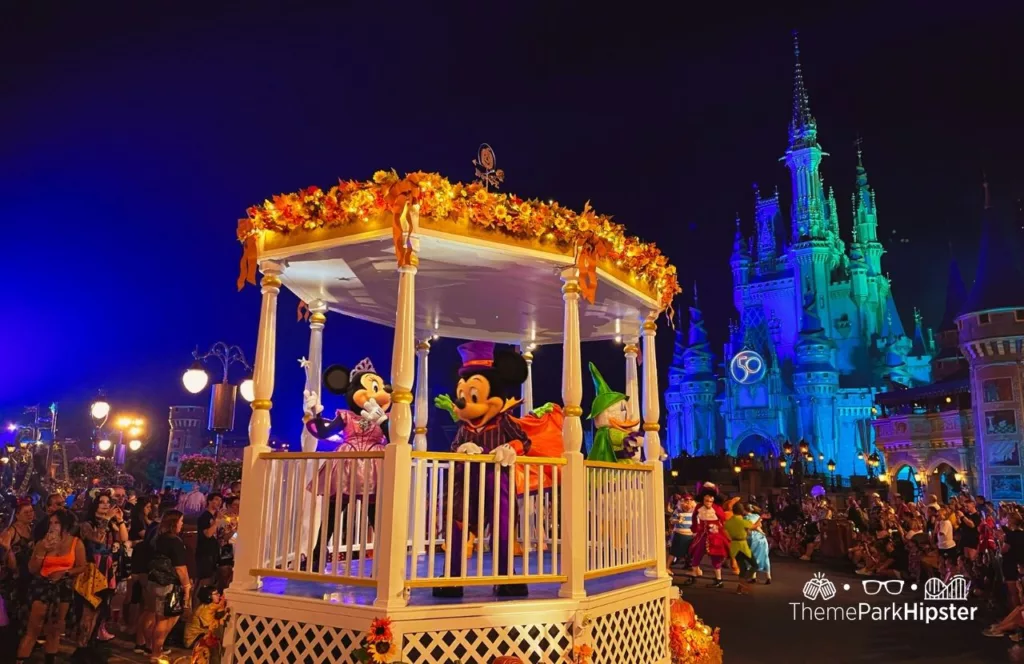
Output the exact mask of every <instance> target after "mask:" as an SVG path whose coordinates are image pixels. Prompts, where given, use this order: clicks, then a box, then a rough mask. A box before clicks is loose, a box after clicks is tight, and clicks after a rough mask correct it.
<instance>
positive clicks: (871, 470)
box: [868, 452, 881, 480]
mask: <svg viewBox="0 0 1024 664" xmlns="http://www.w3.org/2000/svg"><path fill="white" fill-rule="evenodd" d="M880 462H881V459H879V458H878V452H872V453H871V456H869V457H868V479H869V480H870V479H871V478H873V477H874V476H875V469H876V468H878V464H879V463H880Z"/></svg>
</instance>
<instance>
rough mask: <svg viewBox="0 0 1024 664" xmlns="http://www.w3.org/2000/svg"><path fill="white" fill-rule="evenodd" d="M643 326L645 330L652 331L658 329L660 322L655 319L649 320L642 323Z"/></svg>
mask: <svg viewBox="0 0 1024 664" xmlns="http://www.w3.org/2000/svg"><path fill="white" fill-rule="evenodd" d="M642 327H643V328H644V330H645V331H647V332H651V331H654V330H657V329H658V324H657V323H655V322H654V321H653V320H649V321H645V322H644V324H643V325H642Z"/></svg>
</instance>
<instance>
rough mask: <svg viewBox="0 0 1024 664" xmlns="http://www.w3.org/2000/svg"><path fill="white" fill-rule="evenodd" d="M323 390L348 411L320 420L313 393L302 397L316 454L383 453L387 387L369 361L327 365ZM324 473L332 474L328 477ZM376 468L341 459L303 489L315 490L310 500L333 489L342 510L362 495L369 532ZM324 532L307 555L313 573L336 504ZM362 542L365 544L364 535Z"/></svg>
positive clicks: (329, 531) (367, 462) (370, 462)
mask: <svg viewBox="0 0 1024 664" xmlns="http://www.w3.org/2000/svg"><path fill="white" fill-rule="evenodd" d="M323 384H324V388H325V389H326V390H327V391H328V392H330V393H331V394H338V395H345V400H346V402H347V405H348V410H343V409H339V410H337V411H336V412H335V415H334V418H333V419H331V420H325V419H324V418H323V416H322V412H323V406H322V405H321V404H320V400H319V398H318V395H317V394H316V393H315V392H310V391H308V390H307V391H305V392H304V393H303V395H304V401H303V407H304V410H305V416H304V418H303V420H304V422H305V425H306V430H307V431H309V433H311V434H312V435H313V436H314V437H315V438H316V439H317V440H318V441H320V442H319V443H317V451H318V452H372V451H379V450H383V449H384V446H385V445H387V443H388V440H387V420H388V415H387V411H388V409H389V408H390V407H391V386H390V385H388V384H387V383H386V382H385V380H384V378H383V377H382V376H381V375H380V374H379V373H377V370H376V369H374V367H373V363H372V362H371V361H370V358H365V359H364V360H362V361H361V362H359V364H357V365H356V366H355V368H354V369H352V370H351V371H349V370H348V369H347V368H346V367H343V366H340V365H332V366H330V367H328V368H327V370H326V371H324V375H323ZM352 464H355V471H354V472H355V476H354V481H350V478H352V477H353V475H352V472H353V471H352ZM328 468H331V469H332V472H331V473H330V477H328V476H327V470H328ZM377 480H378V478H377V466H376V463H375V462H374V460H373V459H345V460H343V461H342V462H341V463H340V464H338V463H334V462H331V461H328V462H326V463H324V464H323V465H322V466H321V467H320V472H319V474H318V476H317V478H316V480H315V481H314V482H310V486H309V489H310V490H313V487H314V484H315V486H316V495H317V496H323V495H324V494H325V493H326V494H327V495H329V496H331V497H334V496H335V495H337V493H338V490H339V484H340V485H341V486H340V489H341V494H342V499H341V509H342V510H347V509H348V506H349V502H350V501H351V500H352V499H353V498H355V499H358V498H359V497H360V496H362V495H364V488H365V493H366V495H368V496H369V504H368V505H366V506H364V509H365V510H366V515H367V528H372V527H373V523H374V517H375V513H376V509H375V508H376V496H377ZM328 502H329V504H330V507H329V508H328V513H327V532H326V533H325V534H324V535H323V536H322V537H320V538H319V539H318V540H317V545H316V548H315V549H314V550H313V567H314V568H318V567H319V564H320V547H321V546H322V545H323V543H324V541H326V540H329V539H330V538H331V536H332V535H334V523H335V515H336V512H337V507H336V505H337V503H336V501H334V500H330V501H328ZM364 540H365V541H369V537H368V534H365V535H364Z"/></svg>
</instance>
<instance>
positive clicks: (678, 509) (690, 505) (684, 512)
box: [668, 493, 697, 567]
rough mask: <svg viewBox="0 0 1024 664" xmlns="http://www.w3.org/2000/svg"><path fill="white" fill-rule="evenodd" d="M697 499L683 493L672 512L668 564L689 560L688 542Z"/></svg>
mask: <svg viewBox="0 0 1024 664" xmlns="http://www.w3.org/2000/svg"><path fill="white" fill-rule="evenodd" d="M696 507H697V501H695V500H694V499H693V496H692V495H690V494H688V493H687V494H684V495H683V497H682V499H680V501H679V502H678V503H677V504H676V506H675V510H674V511H673V512H672V542H671V544H670V545H669V558H670V560H669V563H668V564H669V566H670V567H671V566H673V565H675V564H676V563H677V562H679V563H683V564H686V563H688V562H690V543H691V542H692V541H693V510H694V509H696Z"/></svg>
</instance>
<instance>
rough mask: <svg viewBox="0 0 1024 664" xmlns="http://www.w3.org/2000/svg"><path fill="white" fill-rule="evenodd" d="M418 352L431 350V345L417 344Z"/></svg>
mask: <svg viewBox="0 0 1024 664" xmlns="http://www.w3.org/2000/svg"><path fill="white" fill-rule="evenodd" d="M416 350H430V344H429V343H428V342H426V341H421V342H419V343H418V344H416Z"/></svg>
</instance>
